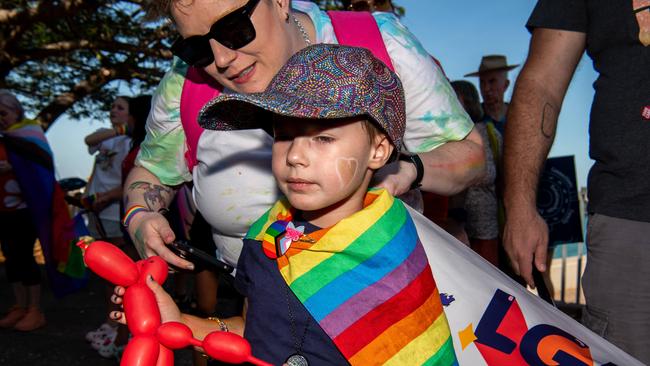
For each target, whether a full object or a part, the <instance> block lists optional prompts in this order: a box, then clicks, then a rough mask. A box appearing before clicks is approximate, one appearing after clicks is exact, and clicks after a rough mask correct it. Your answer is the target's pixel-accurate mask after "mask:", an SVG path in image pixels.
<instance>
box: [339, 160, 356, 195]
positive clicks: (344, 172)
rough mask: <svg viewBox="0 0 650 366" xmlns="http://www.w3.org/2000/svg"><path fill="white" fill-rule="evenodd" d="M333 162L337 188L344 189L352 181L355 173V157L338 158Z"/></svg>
mask: <svg viewBox="0 0 650 366" xmlns="http://www.w3.org/2000/svg"><path fill="white" fill-rule="evenodd" d="M335 164H336V174H337V176H338V178H339V188H340V189H344V188H345V187H346V186H348V185H350V184H351V183H352V181H353V178H354V177H355V176H356V175H357V172H358V167H359V162H358V161H357V159H356V158H338V159H336V162H335Z"/></svg>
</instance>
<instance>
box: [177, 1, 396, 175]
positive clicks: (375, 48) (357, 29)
mask: <svg viewBox="0 0 650 366" xmlns="http://www.w3.org/2000/svg"><path fill="white" fill-rule="evenodd" d="M328 14H329V16H330V19H331V20H332V26H333V27H334V34H335V35H336V39H337V40H338V41H339V44H342V45H346V46H355V47H364V48H367V49H369V50H370V51H371V52H372V53H373V55H375V57H377V58H378V59H380V60H382V61H383V62H384V63H385V64H386V66H388V67H389V68H390V69H391V70H394V68H393V63H392V62H391V60H390V57H389V56H388V51H386V46H384V40H383V38H382V37H381V33H380V32H379V27H378V26H377V22H376V21H375V18H374V17H373V16H372V15H371V14H370V13H367V12H349V11H330V12H328ZM351 30H354V31H351ZM221 90H223V87H222V86H221V85H219V84H218V83H217V82H215V81H214V79H212V78H211V77H210V76H209V75H206V74H205V72H204V71H203V70H201V69H197V68H195V67H189V68H188V70H187V74H186V76H185V83H184V84H183V91H182V93H181V102H180V114H181V123H182V125H183V130H184V131H185V143H186V144H187V151H186V152H185V160H186V161H187V166H188V167H189V169H190V171H191V170H192V168H194V166H195V165H196V163H197V160H196V148H197V145H198V143H199V137H201V133H203V128H201V126H199V123H198V117H199V112H200V111H201V108H203V106H204V105H205V104H206V103H207V102H209V101H210V100H212V99H213V98H215V97H216V96H218V95H219V94H220V93H221Z"/></svg>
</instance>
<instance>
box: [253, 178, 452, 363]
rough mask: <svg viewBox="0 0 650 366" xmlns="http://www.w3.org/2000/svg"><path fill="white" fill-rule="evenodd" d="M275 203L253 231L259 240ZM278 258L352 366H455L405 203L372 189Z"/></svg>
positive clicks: (282, 205)
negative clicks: (358, 205) (359, 203)
mask: <svg viewBox="0 0 650 366" xmlns="http://www.w3.org/2000/svg"><path fill="white" fill-rule="evenodd" d="M291 211H292V209H291V207H290V205H289V204H288V202H287V201H286V200H283V201H279V202H278V203H276V204H275V205H274V206H273V207H272V208H271V209H270V210H269V211H268V212H267V213H266V214H265V215H264V216H262V218H260V219H259V220H258V221H257V222H256V223H255V224H254V225H253V226H252V227H251V230H250V231H249V233H248V235H247V237H248V238H252V239H256V240H260V241H262V239H263V237H264V235H265V233H266V230H267V228H268V227H269V226H271V225H272V224H273V223H274V222H275V221H276V220H278V219H280V220H286V218H287V217H290V216H291ZM310 236H312V238H313V239H314V242H313V243H305V242H294V243H292V245H291V246H290V247H289V249H288V250H287V252H286V253H285V254H284V255H283V256H281V257H279V258H278V259H277V262H278V268H279V270H280V272H281V274H282V277H283V278H284V279H285V281H286V282H287V284H288V285H289V287H290V288H291V290H292V291H293V292H294V294H295V295H296V296H297V298H298V299H299V300H300V301H301V302H302V303H303V305H304V306H305V308H306V309H307V310H308V311H309V313H310V314H311V315H312V316H313V317H314V319H315V320H316V321H317V322H318V323H319V324H320V326H321V327H322V328H323V330H324V331H325V333H327V335H329V336H330V338H331V339H332V340H333V342H334V343H335V344H336V346H337V347H338V348H339V350H340V351H341V353H342V354H343V355H344V356H345V357H346V358H347V359H348V361H349V362H350V364H352V365H364V366H366V365H457V361H456V356H455V353H454V347H453V343H452V338H451V334H450V330H449V325H448V323H447V318H446V317H445V313H444V311H443V308H442V304H441V300H440V294H439V293H438V289H437V287H436V283H435V281H434V278H433V275H432V273H431V268H430V267H429V262H428V260H427V256H426V254H425V252H424V248H423V247H422V243H421V242H420V240H419V238H418V234H417V231H416V229H415V226H414V224H413V221H412V220H411V217H410V215H409V214H408V212H407V210H406V208H405V207H404V204H403V203H402V202H401V201H400V200H398V199H395V198H393V197H392V196H391V195H390V194H388V193H387V192H386V191H385V190H371V191H369V192H368V194H367V196H366V200H365V207H364V209H363V210H361V211H359V212H357V213H356V214H354V215H352V216H350V217H348V218H346V219H344V220H341V221H340V222H339V223H337V224H336V225H334V226H333V227H331V228H327V229H323V230H321V231H319V232H316V233H313V234H310Z"/></svg>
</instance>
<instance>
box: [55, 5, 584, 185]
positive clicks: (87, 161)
mask: <svg viewBox="0 0 650 366" xmlns="http://www.w3.org/2000/svg"><path fill="white" fill-rule="evenodd" d="M395 2H396V3H397V4H399V5H402V6H404V7H405V9H406V16H405V17H404V18H403V19H402V22H403V23H404V24H405V25H406V26H407V27H408V28H409V29H410V30H411V31H412V32H413V33H414V34H415V35H416V36H417V37H418V38H419V39H420V41H421V42H422V44H423V45H424V47H425V48H426V49H427V50H428V51H429V52H430V53H431V54H433V55H434V56H435V57H436V58H438V59H439V60H440V62H441V63H442V64H443V67H444V68H445V72H446V73H447V76H448V77H449V78H450V79H451V80H456V79H462V78H463V75H464V74H466V73H469V72H472V71H475V70H477V69H478V65H479V63H480V60H481V56H482V55H486V54H503V55H506V57H507V58H508V62H509V63H510V64H521V63H523V62H524V60H525V58H526V54H527V52H528V42H529V40H530V34H529V33H528V31H527V30H526V28H525V27H524V25H525V23H526V20H527V19H528V16H529V15H530V12H531V11H532V9H533V7H534V5H535V1H534V0H499V1H480V0H465V1H450V0H445V1H441V0H433V1H432V0H396V1H395ZM519 70H520V68H517V69H515V70H513V71H511V72H510V74H509V76H510V80H511V86H510V88H509V89H508V91H507V93H506V99H507V100H509V99H510V96H511V95H512V86H513V85H514V82H515V80H516V77H517V74H518V72H519ZM595 79H596V73H595V71H594V70H593V67H592V64H591V60H590V59H588V58H587V57H586V56H584V57H583V59H582V61H581V62H580V65H579V66H578V70H577V72H576V74H575V75H574V79H573V81H572V83H571V86H570V87H569V91H568V93H567V96H566V98H565V100H564V105H563V108H562V113H561V114H560V121H559V127H558V132H557V137H556V139H555V144H554V145H553V149H552V150H551V154H550V155H551V156H562V155H575V157H576V165H577V166H576V171H577V175H578V184H579V186H585V185H586V177H587V172H588V170H589V167H590V166H591V164H592V162H591V160H589V159H588V132H587V128H588V120H589V119H588V117H589V109H590V107H591V100H592V98H593V94H594V91H593V88H592V83H593V82H594V81H595ZM468 80H469V81H472V82H474V83H475V84H477V82H478V80H477V78H468ZM477 86H478V84H477ZM105 126H108V113H106V118H105V119H104V120H103V121H89V120H82V121H72V120H69V119H67V118H65V117H63V118H61V119H60V120H59V121H57V122H56V123H55V124H54V126H52V127H51V128H50V130H49V131H48V139H49V140H50V144H51V145H52V148H53V150H54V153H55V158H56V163H57V168H58V175H59V177H60V178H65V177H72V176H76V177H82V178H86V177H87V176H88V175H89V174H90V170H91V167H92V161H93V160H92V157H91V156H90V155H89V154H88V152H87V149H86V147H85V145H84V143H83V138H84V136H86V135H87V134H89V133H91V132H92V131H94V130H96V129H97V128H100V127H105Z"/></svg>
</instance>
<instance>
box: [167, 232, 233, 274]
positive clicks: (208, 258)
mask: <svg viewBox="0 0 650 366" xmlns="http://www.w3.org/2000/svg"><path fill="white" fill-rule="evenodd" d="M169 249H170V250H171V251H172V252H174V254H176V255H177V256H179V257H181V258H183V259H185V260H187V261H190V262H192V263H194V271H195V272H198V271H201V270H203V269H208V270H216V271H219V272H225V273H232V271H233V270H234V267H233V266H231V265H229V264H228V263H225V262H223V261H220V260H218V259H217V258H215V257H214V256H212V255H209V254H208V253H206V252H204V251H202V250H200V249H197V248H195V247H193V246H192V245H190V243H188V242H187V241H185V240H176V241H174V242H172V243H171V244H169ZM174 268H175V269H178V268H176V267H175V266H174Z"/></svg>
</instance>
